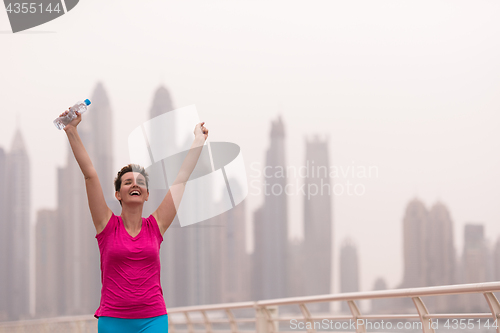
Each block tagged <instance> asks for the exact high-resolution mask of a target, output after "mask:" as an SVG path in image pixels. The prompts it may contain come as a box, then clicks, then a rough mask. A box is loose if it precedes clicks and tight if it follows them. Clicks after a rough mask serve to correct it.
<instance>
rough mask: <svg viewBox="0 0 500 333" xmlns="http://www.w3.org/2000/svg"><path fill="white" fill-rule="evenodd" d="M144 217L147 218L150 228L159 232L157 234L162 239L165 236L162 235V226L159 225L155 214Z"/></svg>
mask: <svg viewBox="0 0 500 333" xmlns="http://www.w3.org/2000/svg"><path fill="white" fill-rule="evenodd" d="M144 219H145V220H146V223H147V225H148V228H150V229H152V230H153V231H154V232H155V233H156V234H157V236H159V237H160V239H161V240H163V236H162V235H161V232H160V226H159V225H158V221H156V219H155V217H154V216H153V214H151V215H149V216H148V217H146V218H144Z"/></svg>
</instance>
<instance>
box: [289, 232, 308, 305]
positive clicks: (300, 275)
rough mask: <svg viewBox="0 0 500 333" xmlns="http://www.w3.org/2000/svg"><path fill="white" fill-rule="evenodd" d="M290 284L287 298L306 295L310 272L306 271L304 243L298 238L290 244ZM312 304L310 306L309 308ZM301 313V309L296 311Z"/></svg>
mask: <svg viewBox="0 0 500 333" xmlns="http://www.w3.org/2000/svg"><path fill="white" fill-rule="evenodd" d="M287 253H288V258H287V259H288V265H287V269H288V274H287V275H288V283H287V297H298V296H304V295H306V293H305V282H304V280H305V278H306V275H307V274H308V272H307V271H306V270H305V258H306V256H305V251H304V241H303V240H299V239H298V238H293V239H291V240H290V241H289V242H288V251H287ZM310 306H311V304H308V308H309V307H310ZM295 310H296V311H297V312H300V309H298V308H296V309H295Z"/></svg>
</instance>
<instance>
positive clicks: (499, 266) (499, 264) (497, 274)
mask: <svg viewBox="0 0 500 333" xmlns="http://www.w3.org/2000/svg"><path fill="white" fill-rule="evenodd" d="M493 279H494V280H495V281H500V237H498V238H497V241H496V243H495V248H494V249H493Z"/></svg>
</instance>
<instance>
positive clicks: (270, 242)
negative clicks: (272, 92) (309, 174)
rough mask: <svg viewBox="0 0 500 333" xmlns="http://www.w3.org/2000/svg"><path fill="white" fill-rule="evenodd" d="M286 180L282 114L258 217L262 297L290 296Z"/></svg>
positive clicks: (268, 157) (259, 291) (259, 289)
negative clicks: (288, 289)
mask: <svg viewBox="0 0 500 333" xmlns="http://www.w3.org/2000/svg"><path fill="white" fill-rule="evenodd" d="M269 169H270V170H271V171H269ZM280 171H281V172H280ZM286 184H287V175H286V163H285V126H284V124H283V121H282V119H281V117H278V119H277V120H276V121H273V122H272V125H271V144H270V147H269V149H268V150H267V153H266V172H265V173H264V203H263V206H262V210H261V212H260V214H259V215H260V216H259V218H258V219H256V220H254V223H255V230H256V234H255V237H254V241H255V246H254V249H256V250H257V249H258V250H257V251H258V252H255V255H254V259H255V262H254V267H253V269H254V270H257V271H259V276H257V277H256V278H257V281H255V283H256V288H257V294H258V295H260V297H259V299H272V298H280V297H286V296H287V291H286V286H287V279H288V277H287V276H286V275H287V254H286V250H287V245H288V244H287V239H288V214H287V205H288V204H287V195H286V193H285V186H286Z"/></svg>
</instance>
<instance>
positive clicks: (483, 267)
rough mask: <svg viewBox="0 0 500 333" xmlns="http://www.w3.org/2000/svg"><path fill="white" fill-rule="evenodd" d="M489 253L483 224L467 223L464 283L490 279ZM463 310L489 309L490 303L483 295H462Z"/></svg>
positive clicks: (478, 310) (465, 231)
mask: <svg viewBox="0 0 500 333" xmlns="http://www.w3.org/2000/svg"><path fill="white" fill-rule="evenodd" d="M488 259H489V253H488V247H487V244H486V240H485V238H484V226H483V225H482V224H471V223H469V224H466V225H465V230H464V251H463V255H462V261H463V274H464V279H465V281H463V282H464V283H479V282H487V281H489V280H490V278H491V276H490V275H489V271H488V270H489V268H490V267H491V263H490V262H489V260H488ZM462 300H463V303H462V304H463V310H464V311H470V312H480V311H488V310H489V309H488V305H487V303H486V302H485V301H484V298H483V297H482V295H477V294H464V295H462Z"/></svg>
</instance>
